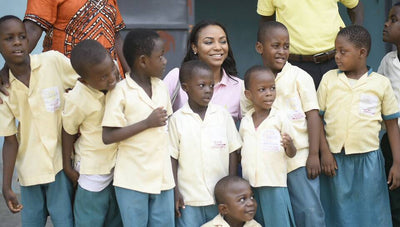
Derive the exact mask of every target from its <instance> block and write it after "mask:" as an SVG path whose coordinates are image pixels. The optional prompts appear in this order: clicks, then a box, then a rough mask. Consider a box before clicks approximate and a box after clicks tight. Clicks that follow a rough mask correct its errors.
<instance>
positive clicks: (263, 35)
mask: <svg viewBox="0 0 400 227" xmlns="http://www.w3.org/2000/svg"><path fill="white" fill-rule="evenodd" d="M256 50H257V52H258V53H259V54H261V57H262V60H263V63H264V65H265V66H267V67H269V68H271V70H272V72H273V73H274V75H275V83H276V88H277V90H276V94H277V95H276V100H275V102H274V106H275V107H277V108H278V109H279V110H280V111H282V112H284V113H285V115H286V116H287V118H289V120H290V122H291V124H292V125H293V128H294V134H293V136H292V138H294V144H295V147H296V148H297V154H296V156H295V157H294V158H292V159H289V160H288V176H287V178H288V179H287V183H288V185H287V187H288V190H289V195H290V200H291V203H292V206H293V213H294V218H295V221H296V226H298V227H305V226H307V227H309V226H318V227H323V226H325V221H324V211H323V208H322V205H321V200H320V196H319V190H320V189H319V178H318V175H319V173H320V168H321V167H320V162H319V153H318V150H319V130H320V122H319V121H320V119H319V116H318V108H319V107H318V100H317V95H316V91H315V88H314V82H313V80H312V78H311V76H310V75H308V74H307V73H306V72H305V71H303V70H302V69H300V68H298V67H297V66H293V65H291V64H290V63H289V62H288V61H287V59H288V57H289V33H288V31H287V29H286V27H285V26H284V25H283V24H281V23H279V22H275V21H271V22H264V23H261V24H260V27H259V30H258V41H257V44H256Z"/></svg>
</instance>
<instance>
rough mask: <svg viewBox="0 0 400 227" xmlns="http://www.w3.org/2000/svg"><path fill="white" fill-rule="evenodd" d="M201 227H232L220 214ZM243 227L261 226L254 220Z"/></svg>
mask: <svg viewBox="0 0 400 227" xmlns="http://www.w3.org/2000/svg"><path fill="white" fill-rule="evenodd" d="M201 227H230V225H229V224H228V223H227V222H226V221H225V220H224V218H223V217H222V215H221V214H218V215H217V216H215V218H214V219H213V220H211V221H209V222H207V223H206V224H204V225H202V226H201ZM243 227H261V225H260V224H258V222H256V221H255V220H254V219H253V220H251V221H247V222H246V223H244V225H243Z"/></svg>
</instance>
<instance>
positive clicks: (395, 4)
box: [392, 2, 400, 7]
mask: <svg viewBox="0 0 400 227" xmlns="http://www.w3.org/2000/svg"><path fill="white" fill-rule="evenodd" d="M393 6H400V2H396V3H394V4H393ZM393 6H392V7H393Z"/></svg>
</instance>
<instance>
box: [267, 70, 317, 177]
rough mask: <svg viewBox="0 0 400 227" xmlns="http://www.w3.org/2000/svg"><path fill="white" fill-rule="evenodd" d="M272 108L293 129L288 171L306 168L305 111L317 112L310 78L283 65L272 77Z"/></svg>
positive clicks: (304, 73) (315, 98) (302, 72)
mask: <svg viewBox="0 0 400 227" xmlns="http://www.w3.org/2000/svg"><path fill="white" fill-rule="evenodd" d="M275 86H276V99H275V101H274V107H275V108H277V109H279V110H280V111H281V112H284V113H285V115H286V117H287V119H289V121H290V122H291V123H292V127H293V129H294V132H293V133H294V134H293V137H292V139H293V142H294V145H295V146H296V148H297V154H296V156H295V157H293V158H291V159H289V161H288V172H291V171H293V170H295V169H297V168H299V167H303V166H305V165H306V162H307V158H308V153H309V149H308V148H309V143H308V131H307V119H306V114H305V112H308V111H310V110H318V109H319V107H318V99H317V93H316V91H315V86H314V81H313V79H312V77H311V76H310V75H309V74H308V73H306V72H305V71H304V70H302V69H300V68H299V67H297V66H294V65H291V64H290V63H289V62H286V64H285V66H284V67H283V68H282V71H281V72H280V73H278V75H277V76H276V78H275Z"/></svg>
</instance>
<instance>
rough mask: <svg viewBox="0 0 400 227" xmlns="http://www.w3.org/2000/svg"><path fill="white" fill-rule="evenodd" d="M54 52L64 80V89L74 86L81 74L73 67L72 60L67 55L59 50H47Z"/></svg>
mask: <svg viewBox="0 0 400 227" xmlns="http://www.w3.org/2000/svg"><path fill="white" fill-rule="evenodd" d="M47 52H52V53H53V54H54V61H55V62H56V65H57V68H58V72H59V76H61V79H62V81H63V85H64V89H68V88H73V87H74V86H75V84H76V81H77V80H78V77H79V75H78V74H77V73H76V72H75V70H74V68H72V65H71V61H70V60H69V58H67V57H66V56H65V55H63V54H61V53H60V52H58V51H47Z"/></svg>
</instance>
